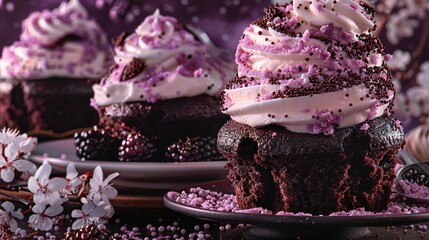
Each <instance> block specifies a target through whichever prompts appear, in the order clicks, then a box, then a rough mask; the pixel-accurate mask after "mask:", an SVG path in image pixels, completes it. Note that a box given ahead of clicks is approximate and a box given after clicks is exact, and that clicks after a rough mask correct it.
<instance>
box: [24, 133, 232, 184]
mask: <svg viewBox="0 0 429 240" xmlns="http://www.w3.org/2000/svg"><path fill="white" fill-rule="evenodd" d="M29 159H30V160H31V161H33V162H34V163H35V164H36V165H40V164H42V163H43V161H44V160H48V161H49V163H50V164H51V165H52V167H53V169H54V170H56V172H58V173H60V174H65V171H66V167H67V165H68V164H69V163H70V162H74V163H75V166H76V169H77V171H78V172H79V173H84V172H86V171H93V170H94V168H95V167H96V166H101V167H102V168H103V172H104V175H105V177H106V176H107V175H108V174H110V173H113V172H119V174H120V175H119V177H118V178H117V179H116V180H115V181H114V182H113V183H114V184H115V186H116V187H118V188H127V189H161V190H169V189H175V188H180V187H182V186H187V185H189V184H195V183H200V182H205V181H210V180H216V179H225V178H226V176H227V170H226V169H225V164H226V162H225V161H217V162H185V163H171V162H159V163H158V162H108V161H90V160H88V161H81V160H80V159H79V158H78V157H77V156H76V154H75V146H74V143H73V139H63V140H55V141H49V142H43V143H40V144H39V145H38V146H37V149H36V150H35V151H33V153H32V154H31V155H30V156H29Z"/></svg>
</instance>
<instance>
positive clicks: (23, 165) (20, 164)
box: [12, 160, 34, 172]
mask: <svg viewBox="0 0 429 240" xmlns="http://www.w3.org/2000/svg"><path fill="white" fill-rule="evenodd" d="M12 166H13V167H14V168H15V169H16V170H18V171H20V172H27V171H30V170H31V169H32V168H33V167H34V163H32V162H30V161H27V160H16V161H15V162H13V164H12Z"/></svg>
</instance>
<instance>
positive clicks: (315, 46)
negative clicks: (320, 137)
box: [221, 0, 395, 135]
mask: <svg viewBox="0 0 429 240" xmlns="http://www.w3.org/2000/svg"><path fill="white" fill-rule="evenodd" d="M265 14H266V15H265V16H264V17H263V18H261V19H258V20H256V21H255V22H254V23H253V24H251V25H250V26H249V27H248V28H246V29H245V30H244V34H243V37H242V39H241V40H240V42H239V44H238V46H237V52H236V63H237V65H238V73H237V76H236V78H235V79H234V80H232V81H230V82H229V83H228V84H227V87H226V89H225V90H224V91H223V93H222V109H221V110H222V111H223V112H224V113H226V114H229V115H230V116H231V118H232V119H233V120H235V121H237V122H239V123H242V124H247V125H250V126H252V127H262V126H266V125H270V124H277V125H281V126H284V127H286V128H287V129H288V130H290V131H293V132H302V133H312V134H318V133H323V134H327V135H328V134H332V133H333V131H334V129H335V128H344V127H349V126H353V125H357V124H360V123H363V122H365V121H366V120H371V119H374V118H376V117H379V116H381V115H383V114H390V113H391V107H392V101H393V98H394V93H395V92H394V87H393V83H392V79H391V74H390V71H389V69H388V68H387V65H386V61H387V60H388V59H389V57H388V56H387V55H385V54H384V48H383V46H382V44H381V42H380V40H379V39H378V38H376V37H374V35H373V34H372V32H371V31H372V30H375V29H374V28H375V25H374V22H373V18H374V16H373V14H374V9H372V8H371V7H370V6H368V5H367V4H366V3H364V2H363V1H354V0H324V1H322V0H293V1H292V2H291V3H286V4H283V5H279V4H277V5H275V6H269V7H267V8H266V9H265Z"/></svg>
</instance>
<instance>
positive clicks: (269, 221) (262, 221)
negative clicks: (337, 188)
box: [163, 180, 429, 227]
mask: <svg viewBox="0 0 429 240" xmlns="http://www.w3.org/2000/svg"><path fill="white" fill-rule="evenodd" d="M226 181H228V180H218V181H211V182H206V183H202V184H199V185H193V186H188V187H186V188H182V189H179V190H174V191H176V192H181V191H189V189H190V188H191V187H201V188H203V189H204V187H207V186H208V187H210V186H213V187H215V186H217V185H219V184H225V182H226ZM231 189H232V187H231ZM207 190H213V189H207ZM224 193H228V192H225V191H224ZM163 201H164V205H165V206H166V207H167V208H169V209H171V210H173V211H177V212H179V213H182V214H185V215H188V216H191V217H196V218H200V219H204V220H209V221H228V222H232V223H237V224H239V223H246V224H252V225H254V226H269V225H285V224H288V225H291V226H296V227H311V226H312V227H338V226H346V227H370V226H393V225H407V224H415V223H423V222H427V221H429V213H415V214H382V215H366V216H362V215H361V216H290V215H272V214H257V213H238V212H221V211H215V210H208V209H203V208H198V207H193V206H188V205H185V204H182V203H179V202H176V201H173V200H172V199H169V198H168V192H167V193H166V194H164V198H163Z"/></svg>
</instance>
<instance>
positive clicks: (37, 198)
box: [33, 192, 49, 210]
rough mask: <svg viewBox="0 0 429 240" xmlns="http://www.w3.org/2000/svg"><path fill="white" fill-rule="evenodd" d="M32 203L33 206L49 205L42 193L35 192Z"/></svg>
mask: <svg viewBox="0 0 429 240" xmlns="http://www.w3.org/2000/svg"><path fill="white" fill-rule="evenodd" d="M33 201H34V203H35V204H41V205H47V204H48V203H49V202H48V201H47V199H46V195H45V194H43V193H42V192H36V193H35V194H34V195H33ZM43 210H44V209H43Z"/></svg>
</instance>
